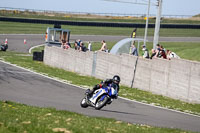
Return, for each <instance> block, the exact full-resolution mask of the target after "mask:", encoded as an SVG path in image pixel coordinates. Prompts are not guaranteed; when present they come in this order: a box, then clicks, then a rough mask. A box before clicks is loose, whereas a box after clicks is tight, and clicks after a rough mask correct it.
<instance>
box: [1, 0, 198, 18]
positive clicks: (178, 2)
mask: <svg viewBox="0 0 200 133" xmlns="http://www.w3.org/2000/svg"><path fill="white" fill-rule="evenodd" d="M120 1H124V2H131V3H132V4H130V3H119V2H110V1H105V0H1V1H0V7H13V8H26V9H37V10H53V11H69V12H88V13H119V14H146V13H147V9H148V6H147V5H138V4H133V3H135V2H138V3H148V0H120ZM156 1H157V0H151V2H152V3H156ZM156 12H157V7H156V6H154V5H153V4H151V7H150V14H156ZM197 14H200V0H163V5H162V15H197Z"/></svg>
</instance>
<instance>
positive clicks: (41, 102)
mask: <svg viewBox="0 0 200 133" xmlns="http://www.w3.org/2000/svg"><path fill="white" fill-rule="evenodd" d="M11 36H12V35H10V36H9V37H8V43H9V48H10V49H11V50H13V51H18V52H28V49H29V48H30V47H32V46H34V45H38V44H42V43H44V41H43V40H42V38H43V36H42V35H40V36H42V37H40V36H39V35H31V37H30V35H20V36H24V37H26V39H27V44H24V43H23V41H24V40H23V39H24V37H21V38H20V37H19V35H18V36H15V35H13V36H12V37H13V38H14V37H15V38H16V39H15V40H14V41H13V42H15V43H13V44H12V38H10V37H11ZM38 36H39V37H40V38H41V39H40V40H37V39H38ZM76 37H77V36H76ZM78 37H80V36H78ZM84 37H85V36H84ZM95 37H96V36H95ZM1 38H2V36H1ZM98 39H100V38H98ZM101 39H102V38H101ZM101 39H100V40H101ZM29 41H30V44H29V43H28V42H29ZM86 41H87V40H86ZM90 41H91V40H90ZM19 42H20V43H19ZM83 96H84V90H83V89H81V88H79V87H76V86H73V85H69V84H65V83H62V82H59V81H56V80H53V79H49V78H47V77H44V76H41V75H38V74H36V73H33V72H30V71H27V70H24V69H21V68H18V67H15V66H12V65H9V64H6V63H3V62H1V61H0V100H10V101H14V102H19V103H24V104H28V105H33V106H40V107H55V108H57V109H59V110H68V111H72V112H77V113H80V114H84V115H88V116H98V117H107V118H114V119H116V120H122V121H126V122H130V123H137V124H146V125H151V126H156V127H168V128H179V129H183V130H190V131H197V132H200V117H199V116H194V115H190V114H185V113H180V112H176V111H171V110H167V109H162V108H158V107H154V106H149V105H145V104H141V103H138V102H134V101H130V100H124V99H121V98H118V99H117V100H115V101H114V102H113V103H112V104H111V105H109V106H106V107H104V108H103V109H102V110H100V111H98V110H95V109H93V108H91V107H89V108H87V109H84V108H81V107H80V101H81V99H82V98H83Z"/></svg>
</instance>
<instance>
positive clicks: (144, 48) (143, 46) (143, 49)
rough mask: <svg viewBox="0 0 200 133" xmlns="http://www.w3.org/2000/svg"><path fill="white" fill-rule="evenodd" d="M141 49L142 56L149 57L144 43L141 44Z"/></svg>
mask: <svg viewBox="0 0 200 133" xmlns="http://www.w3.org/2000/svg"><path fill="white" fill-rule="evenodd" d="M142 51H143V53H142V57H143V58H147V59H149V51H148V49H147V48H146V46H145V45H142Z"/></svg>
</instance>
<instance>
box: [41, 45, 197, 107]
mask: <svg viewBox="0 0 200 133" xmlns="http://www.w3.org/2000/svg"><path fill="white" fill-rule="evenodd" d="M136 62H137V63H136ZM44 63H45V64H47V65H50V66H53V67H58V68H62V69H65V70H69V71H73V72H77V73H80V74H83V75H88V76H94V77H97V78H100V79H106V78H112V77H113V76H114V75H116V74H117V75H119V76H120V77H121V84H123V85H126V86H129V87H131V86H132V87H134V88H139V89H142V90H146V91H151V92H153V93H156V94H160V95H164V96H168V97H171V98H175V99H180V100H183V101H187V102H191V103H200V63H199V62H194V61H188V60H182V59H173V60H164V59H153V60H149V59H143V58H140V57H136V56H132V55H127V54H122V55H112V54H109V53H105V52H79V51H76V50H73V49H68V50H64V49H61V48H59V47H50V46H45V52H44ZM134 70H135V73H134ZM133 81H134V82H133Z"/></svg>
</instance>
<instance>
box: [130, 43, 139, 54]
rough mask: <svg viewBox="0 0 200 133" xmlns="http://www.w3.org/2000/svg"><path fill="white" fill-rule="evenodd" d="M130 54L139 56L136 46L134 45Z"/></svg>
mask: <svg viewBox="0 0 200 133" xmlns="http://www.w3.org/2000/svg"><path fill="white" fill-rule="evenodd" d="M130 54H131V55H135V56H138V51H137V48H136V47H135V44H134V43H133V44H132V45H131V47H130Z"/></svg>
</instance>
